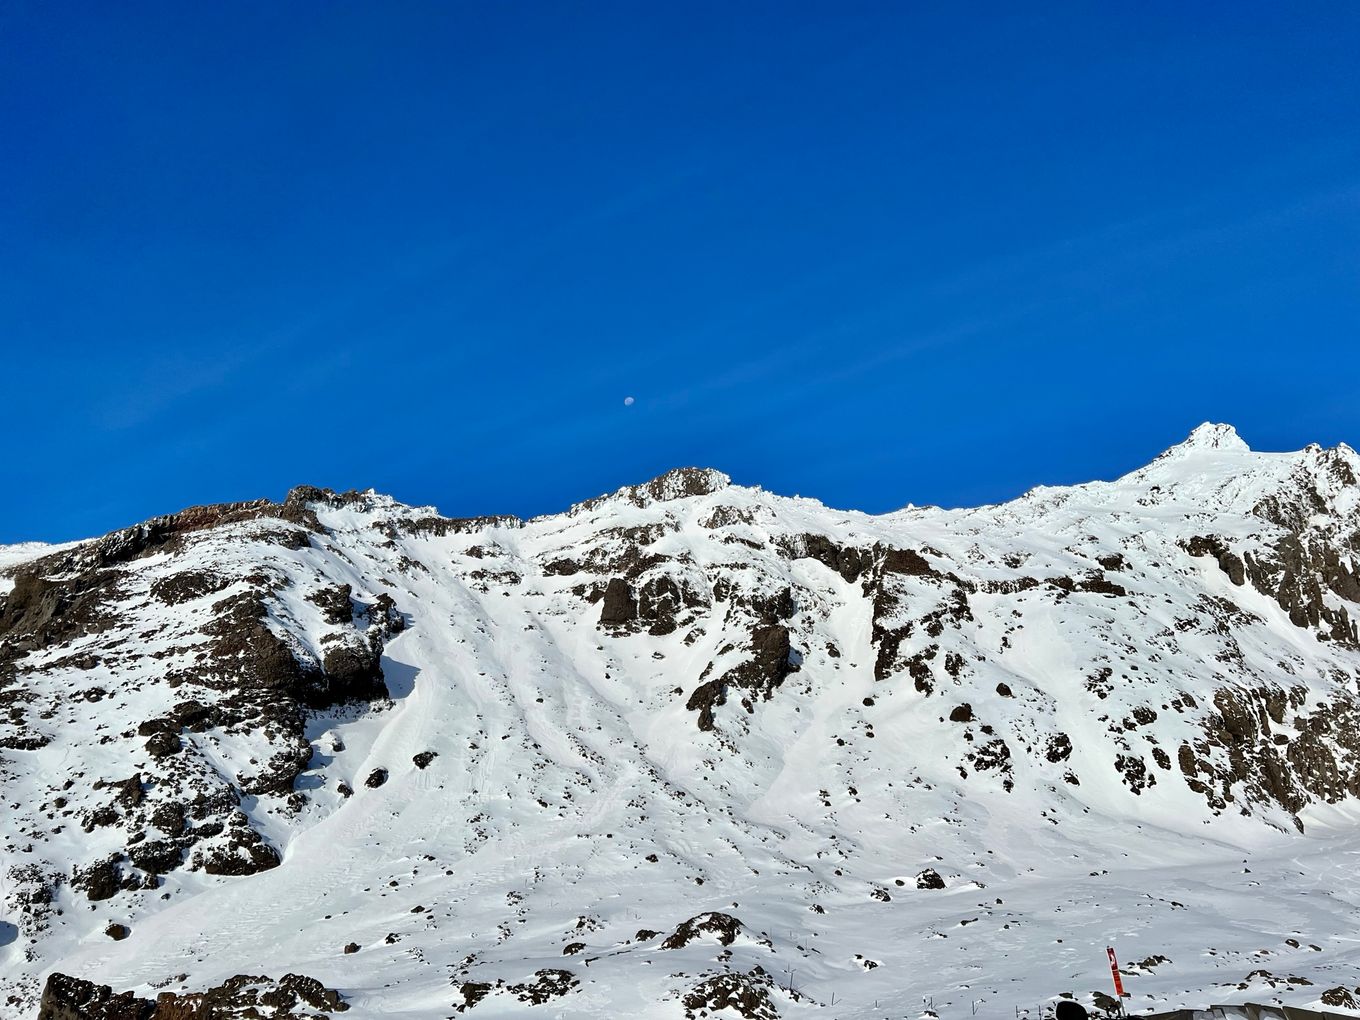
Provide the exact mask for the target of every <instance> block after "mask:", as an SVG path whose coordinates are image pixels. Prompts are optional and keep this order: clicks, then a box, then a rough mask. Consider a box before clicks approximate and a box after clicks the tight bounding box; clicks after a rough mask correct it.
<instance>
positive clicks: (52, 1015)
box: [38, 974, 156, 1020]
mask: <svg viewBox="0 0 1360 1020" xmlns="http://www.w3.org/2000/svg"><path fill="white" fill-rule="evenodd" d="M155 1010H156V1004H155V1003H153V1002H151V1001H149V1000H147V999H138V998H137V997H136V996H134V995H133V994H132V993H131V992H124V993H122V994H121V995H115V994H114V991H113V989H112V988H110V987H109V986H108V985H96V984H93V983H92V982H89V981H82V980H80V979H79V978H74V977H68V976H67V975H65V974H53V975H51V976H50V977H49V978H48V979H47V985H46V986H45V987H44V988H43V994H42V1003H41V1004H40V1005H39V1007H38V1020H152V1018H153V1017H154V1016H155Z"/></svg>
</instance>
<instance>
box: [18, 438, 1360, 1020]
mask: <svg viewBox="0 0 1360 1020" xmlns="http://www.w3.org/2000/svg"><path fill="white" fill-rule="evenodd" d="M1358 621H1360V456H1357V454H1356V453H1355V451H1353V450H1351V449H1350V448H1349V447H1346V446H1339V447H1336V448H1334V449H1326V450H1324V449H1321V448H1319V447H1316V446H1313V447H1309V448H1308V449H1306V450H1303V451H1300V452H1297V453H1282V454H1277V453H1256V452H1252V451H1251V450H1249V449H1248V448H1247V446H1246V445H1245V444H1244V443H1243V442H1242V440H1241V439H1240V438H1238V436H1237V435H1236V433H1235V432H1234V431H1233V430H1232V429H1231V428H1229V427H1227V426H1223V425H1204V426H1201V427H1200V428H1199V429H1196V430H1195V432H1194V433H1193V434H1192V435H1191V436H1190V437H1189V439H1187V440H1186V441H1185V442H1184V443H1182V444H1180V445H1179V446H1176V447H1173V448H1172V449H1170V450H1168V451H1167V452H1166V453H1164V454H1162V455H1161V456H1160V457H1158V458H1157V459H1156V460H1154V461H1153V462H1152V463H1151V464H1149V465H1148V466H1147V467H1145V468H1142V469H1141V470H1138V471H1135V472H1133V473H1132V474H1129V475H1126V476H1124V477H1123V478H1120V479H1118V480H1116V481H1113V482H1093V483H1090V484H1087V485H1080V486H1074V487H1070V488H1038V489H1035V490H1033V491H1031V492H1029V493H1027V494H1025V495H1024V496H1022V497H1021V498H1019V499H1017V500H1014V501H1012V502H1010V503H1006V504H1002V505H998V506H987V507H982V508H978V509H973V510H941V509H938V508H915V507H910V508H908V509H905V510H902V511H899V512H896V513H892V514H887V515H883V516H868V515H865V514H860V513H854V512H848V511H840V510H833V509H829V508H827V507H825V506H823V505H822V504H821V503H818V502H816V501H814V500H809V499H791V498H787V497H782V496H776V495H773V494H770V493H767V492H764V491H762V490H760V489H754V488H745V487H740V486H736V485H732V484H731V483H730V481H729V479H728V478H727V477H726V476H724V475H722V474H720V473H719V472H717V471H712V470H701V469H681V470H677V471H673V472H670V473H668V474H666V475H663V476H661V477H660V478H657V479H655V480H654V481H651V482H649V483H647V484H644V485H639V486H635V487H630V488H625V489H621V490H619V491H618V492H616V493H613V494H611V495H607V496H602V497H600V498H598V499H593V500H590V501H587V502H585V503H582V504H579V505H577V506H574V507H572V508H571V509H569V510H567V511H566V512H565V513H561V514H557V515H553V516H547V517H541V518H537V519H534V520H530V521H521V520H517V519H514V518H509V517H486V518H477V519H471V520H453V519H448V518H444V517H442V516H440V515H439V514H438V513H437V512H436V511H434V510H433V509H430V508H413V507H408V506H404V505H402V504H400V503H397V502H395V501H393V500H392V499H390V498H388V497H386V496H381V495H377V494H375V493H372V492H368V493H343V494H336V493H333V492H330V491H326V490H319V489H314V488H307V487H304V488H299V489H295V490H294V491H293V492H291V493H290V494H289V496H288V498H287V499H286V500H285V501H284V502H282V503H272V502H268V501H265V500H260V501H256V502H251V503H238V504H230V505H223V506H212V507H197V508H193V509H190V510H185V511H183V512H181V513H177V514H173V515H170V516H166V517H159V518H155V519H153V520H150V521H147V522H146V523H144V524H140V525H138V526H136V527H133V528H129V529H127V530H124V531H120V532H116V533H114V534H111V535H108V536H105V537H103V538H101V539H97V540H93V541H89V542H83V543H74V544H70V545H66V546H62V547H42V546H34V545H24V546H13V547H7V548H0V794H2V795H3V801H4V813H3V816H2V818H0V974H2V975H3V980H2V981H0V1014H3V1015H4V1016H7V1017H8V1016H13V1017H16V1018H18V1017H32V1016H36V1015H39V1013H40V1004H39V998H40V996H42V998H43V1004H42V1009H41V1015H42V1016H44V1017H49V1018H53V1020H55V1018H66V1017H114V1016H117V1017H124V1016H129V1017H133V1016H135V1017H157V1018H161V1020H165V1018H168V1017H181V1016H207V1015H211V1016H244V1015H266V1016H268V1015H277V1016H300V1015H318V1014H325V1015H329V1014H331V1013H333V1012H339V1011H341V1010H345V1009H347V1010H348V1015H351V1016H360V1017H411V1018H431V1020H433V1018H443V1017H452V1016H459V1015H462V1014H464V1013H466V1014H467V1015H469V1016H470V1017H473V1018H477V1017H488V1018H491V1017H502V1016H519V1015H526V1016H552V1017H624V1016H629V1017H634V1016H636V1017H675V1018H679V1017H686V1016H705V1015H706V1016H744V1017H758V1018H762V1020H764V1018H770V1017H775V1016H787V1017H797V1016H804V1015H807V1016H813V1015H815V1016H823V1017H835V1018H840V1017H845V1018H850V1017H862V1018H869V1017H875V1018H877V1017H902V1016H913V1017H914V1016H917V1015H919V1014H920V1013H921V1012H922V1011H923V1010H928V1011H933V1012H934V1013H936V1014H938V1015H939V1016H941V1017H945V1018H950V1017H964V1016H972V1015H980V1016H982V1015H985V1016H994V1017H1001V1016H1006V1017H1012V1016H1015V1015H1016V1014H1015V1012H1014V1011H1015V1009H1016V1008H1019V1009H1020V1010H1029V1011H1030V1015H1031V1016H1037V1010H1038V1008H1039V1006H1040V1003H1041V1002H1042V1001H1043V1000H1046V999H1049V998H1051V997H1052V996H1054V995H1057V994H1060V993H1064V992H1069V993H1072V994H1074V995H1076V996H1077V997H1078V998H1081V999H1082V1000H1083V1001H1085V1002H1087V1003H1088V1004H1090V1003H1092V1002H1093V1001H1096V1000H1097V999H1098V996H1096V995H1095V993H1096V992H1104V991H1106V990H1108V969H1107V964H1106V959H1105V947H1106V946H1107V945H1113V946H1115V947H1117V949H1118V951H1119V953H1120V954H1122V956H1123V957H1124V959H1125V961H1126V963H1127V964H1131V965H1132V966H1130V968H1129V974H1128V976H1127V978H1126V983H1127V985H1128V988H1129V991H1130V993H1131V996H1132V997H1131V999H1130V1000H1129V1008H1130V1009H1132V1010H1136V1011H1147V1010H1150V1009H1153V1008H1164V1007H1165V1006H1168V1005H1180V1004H1186V1005H1198V1004H1202V1003H1205V1002H1208V1001H1235V1000H1243V999H1253V1000H1261V999H1268V998H1282V999H1285V1000H1286V1001H1289V1002H1292V1003H1298V1004H1308V1003H1317V1002H1319V1001H1322V1002H1326V1003H1328V1004H1330V1005H1333V1006H1336V1007H1339V1008H1345V1007H1349V1006H1351V1005H1353V1002H1354V1001H1355V1000H1360V989H1358V988H1357V985H1360V943H1357V941H1356V938H1355V931H1356V927H1357V921H1358V920H1360V912H1358V911H1357V905H1358V904H1360V871H1358V870H1357V868H1356V865H1357V864H1360V810H1357V805H1360V800H1357V798H1360V730H1357V722H1360V715H1358V714H1357V713H1358V707H1357V706H1358V705H1360V642H1358V641H1357V638H1358V636H1360V632H1358V631H1357V622H1358ZM49 976H51V977H50V979H49ZM44 987H45V988H46V994H45V996H44V995H43V990H44ZM124 990H130V992H131V994H129V995H124V996H118V995H116V994H115V993H122V992H124ZM158 995H159V996H160V998H159V999H157V996H158ZM1352 997H1354V999H1353V998H1352ZM209 1006H211V1007H212V1009H211V1010H210V1009H209ZM251 1009H254V1010H257V1011H258V1012H257V1013H252V1012H249V1010H251ZM120 1010H121V1012H120ZM194 1010H198V1012H194Z"/></svg>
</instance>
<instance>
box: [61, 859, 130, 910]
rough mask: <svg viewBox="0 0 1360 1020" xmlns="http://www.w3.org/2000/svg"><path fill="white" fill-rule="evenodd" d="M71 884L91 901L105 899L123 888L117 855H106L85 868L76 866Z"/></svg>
mask: <svg viewBox="0 0 1360 1020" xmlns="http://www.w3.org/2000/svg"><path fill="white" fill-rule="evenodd" d="M71 885H72V886H73V887H75V888H76V889H79V890H80V891H81V892H83V893H84V894H85V896H86V898H87V899H89V900H91V901H92V902H97V901H99V900H107V899H109V898H110V897H112V896H115V895H117V894H118V891H119V890H120V889H122V888H123V876H122V873H121V871H120V870H119V868H118V858H117V857H106V858H104V859H103V860H100V861H95V862H94V863H93V864H91V865H89V866H87V867H85V868H77V869H76V870H75V872H74V874H73V875H72V876H71Z"/></svg>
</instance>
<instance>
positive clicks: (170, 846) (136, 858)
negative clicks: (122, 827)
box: [128, 839, 184, 875]
mask: <svg viewBox="0 0 1360 1020" xmlns="http://www.w3.org/2000/svg"><path fill="white" fill-rule="evenodd" d="M128 857H130V858H131V859H132V863H133V864H135V865H136V866H137V867H139V868H141V869H142V870H143V871H145V872H149V873H150V874H152V875H164V874H166V873H167V872H170V871H174V870H175V869H176V868H178V867H179V866H180V864H182V863H183V861H184V848H183V846H182V845H181V844H180V843H179V842H178V841H176V840H169V839H147V840H143V841H142V842H140V843H137V844H136V845H134V846H132V847H130V848H129V849H128Z"/></svg>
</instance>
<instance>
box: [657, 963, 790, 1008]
mask: <svg viewBox="0 0 1360 1020" xmlns="http://www.w3.org/2000/svg"><path fill="white" fill-rule="evenodd" d="M773 987H774V981H773V980H772V979H771V978H770V976H769V975H768V974H766V973H765V971H764V970H762V969H761V968H760V967H755V968H753V969H752V970H750V971H749V972H747V973H742V972H740V971H724V972H722V973H719V974H712V975H710V976H708V977H706V978H704V979H703V980H702V981H700V982H699V983H698V984H696V985H695V986H694V987H693V988H691V989H690V990H689V991H688V992H686V993H685V995H684V997H683V998H682V999H681V1000H680V1001H681V1004H682V1005H683V1006H684V1007H685V1017H686V1018H687V1020H696V1018H698V1017H703V1016H709V1015H711V1014H714V1013H716V1012H717V1011H719V1010H729V1009H730V1010H733V1011H734V1012H735V1013H736V1014H737V1015H738V1016H741V1017H744V1018H745V1020H779V1011H778V1010H777V1009H776V1008H775V1005H774V1002H773V1001H772V1000H771V998H770V991H771V989H772V988H773ZM793 998H795V999H797V998H800V996H798V995H797V994H796V993H794V994H793Z"/></svg>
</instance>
